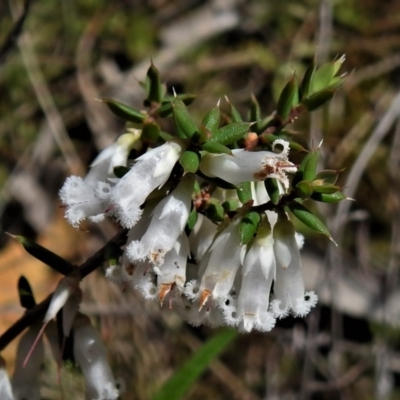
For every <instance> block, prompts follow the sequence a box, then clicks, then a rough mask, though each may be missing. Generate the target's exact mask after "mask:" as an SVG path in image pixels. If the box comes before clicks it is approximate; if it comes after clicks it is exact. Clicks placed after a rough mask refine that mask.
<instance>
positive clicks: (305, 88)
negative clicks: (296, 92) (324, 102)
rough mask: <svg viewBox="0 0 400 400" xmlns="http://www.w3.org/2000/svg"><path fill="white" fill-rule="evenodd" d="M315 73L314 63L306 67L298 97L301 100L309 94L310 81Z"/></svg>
mask: <svg viewBox="0 0 400 400" xmlns="http://www.w3.org/2000/svg"><path fill="white" fill-rule="evenodd" d="M314 72H315V62H314V60H313V62H312V63H311V64H310V65H309V66H308V67H307V69H306V72H305V73H304V77H303V79H302V81H301V85H300V96H301V98H302V99H303V98H304V97H308V95H309V93H310V86H311V80H312V78H313V75H314Z"/></svg>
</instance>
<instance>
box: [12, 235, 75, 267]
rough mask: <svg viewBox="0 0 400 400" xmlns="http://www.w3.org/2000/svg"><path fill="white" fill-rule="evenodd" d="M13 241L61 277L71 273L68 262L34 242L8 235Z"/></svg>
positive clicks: (70, 265)
mask: <svg viewBox="0 0 400 400" xmlns="http://www.w3.org/2000/svg"><path fill="white" fill-rule="evenodd" d="M10 236H11V237H13V238H14V239H16V240H18V242H20V243H21V244H22V246H23V247H24V249H25V250H26V251H27V252H28V253H29V254H30V255H31V256H33V257H35V258H37V259H38V260H40V261H42V262H43V263H45V264H47V265H48V266H49V267H51V268H53V269H54V270H55V271H57V272H59V273H60V274H63V275H68V274H70V273H71V272H72V270H73V269H74V267H73V266H72V264H70V263H69V262H68V261H66V260H64V259H63V258H62V257H60V256H58V255H57V254H54V253H53V252H51V251H50V250H47V249H46V248H44V247H42V246H40V245H39V244H37V243H35V242H34V241H32V240H30V239H28V238H26V237H24V236H14V235H10Z"/></svg>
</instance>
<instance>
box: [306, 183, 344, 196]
mask: <svg viewBox="0 0 400 400" xmlns="http://www.w3.org/2000/svg"><path fill="white" fill-rule="evenodd" d="M312 187H313V190H314V192H316V193H324V194H333V193H335V192H337V191H338V190H340V187H339V186H334V185H329V184H327V185H315V184H314V182H312Z"/></svg>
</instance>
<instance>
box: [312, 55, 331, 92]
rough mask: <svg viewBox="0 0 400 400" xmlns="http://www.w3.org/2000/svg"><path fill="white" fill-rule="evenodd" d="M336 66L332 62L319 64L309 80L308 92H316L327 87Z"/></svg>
mask: <svg viewBox="0 0 400 400" xmlns="http://www.w3.org/2000/svg"><path fill="white" fill-rule="evenodd" d="M335 70H336V66H335V63H334V62H328V63H326V64H323V65H321V66H320V67H319V68H318V69H317V70H316V71H315V73H314V76H313V78H312V80H311V87H310V94H314V93H317V92H319V91H321V90H325V89H326V88H328V87H329V84H330V82H331V80H332V78H333V77H334V75H335Z"/></svg>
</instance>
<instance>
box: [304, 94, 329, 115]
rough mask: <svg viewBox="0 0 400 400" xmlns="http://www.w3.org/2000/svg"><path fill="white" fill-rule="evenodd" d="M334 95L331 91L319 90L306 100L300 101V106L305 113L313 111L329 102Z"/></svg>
mask: <svg viewBox="0 0 400 400" xmlns="http://www.w3.org/2000/svg"><path fill="white" fill-rule="evenodd" d="M334 94H335V91H334V90H332V89H326V90H321V91H320V92H318V93H314V94H313V95H311V96H310V97H308V98H304V99H303V100H302V101H301V104H302V105H303V106H304V107H306V109H307V111H314V110H316V109H317V108H319V107H322V106H323V105H324V104H325V103H326V102H328V101H329V100H331V99H332V97H333V95H334Z"/></svg>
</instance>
